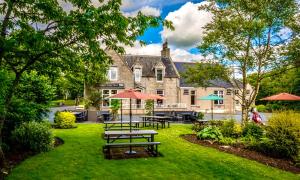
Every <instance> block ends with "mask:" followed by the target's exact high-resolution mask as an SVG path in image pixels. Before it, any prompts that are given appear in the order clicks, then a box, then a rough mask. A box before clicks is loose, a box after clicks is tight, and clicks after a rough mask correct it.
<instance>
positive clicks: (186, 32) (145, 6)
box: [122, 0, 211, 61]
mask: <svg viewBox="0 0 300 180" xmlns="http://www.w3.org/2000/svg"><path fill="white" fill-rule="evenodd" d="M200 3H203V2H202V0H190V1H188V0H172V1H167V0H123V5H122V11H123V12H124V13H125V14H126V15H128V16H134V15H135V14H136V13H137V12H138V11H141V12H142V13H144V14H146V15H156V16H157V15H160V16H161V17H162V18H164V19H168V20H171V21H172V22H173V25H174V27H175V31H170V30H168V29H164V28H163V27H162V26H160V27H158V28H149V29H148V30H147V31H146V32H145V34H144V35H143V36H141V37H140V38H139V40H143V41H144V42H146V44H147V46H143V47H141V46H140V45H139V43H138V42H136V44H135V46H134V47H128V48H126V51H127V53H128V54H144V55H160V50H161V45H162V43H163V41H165V40H166V39H167V40H168V43H169V47H170V48H171V56H172V58H173V60H174V61H199V60H201V59H203V57H202V56H201V54H199V52H198V50H197V49H196V46H197V45H198V44H199V43H200V41H201V37H202V35H203V32H204V31H203V28H202V27H203V26H205V25H206V24H207V23H208V22H210V20H211V16H210V14H209V13H208V12H205V11H199V10H198V7H199V6H200V5H201V4H200Z"/></svg>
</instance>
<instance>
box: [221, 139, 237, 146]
mask: <svg viewBox="0 0 300 180" xmlns="http://www.w3.org/2000/svg"><path fill="white" fill-rule="evenodd" d="M219 143H221V144H224V145H230V146H234V145H236V144H237V140H236V139H234V138H231V137H224V138H222V139H220V140H219Z"/></svg>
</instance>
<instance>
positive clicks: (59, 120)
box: [54, 112, 76, 129]
mask: <svg viewBox="0 0 300 180" xmlns="http://www.w3.org/2000/svg"><path fill="white" fill-rule="evenodd" d="M75 120H76V117H75V115H74V114H72V113H70V112H57V113H55V118H54V122H55V123H56V127H58V128H63V129H68V128H73V127H75Z"/></svg>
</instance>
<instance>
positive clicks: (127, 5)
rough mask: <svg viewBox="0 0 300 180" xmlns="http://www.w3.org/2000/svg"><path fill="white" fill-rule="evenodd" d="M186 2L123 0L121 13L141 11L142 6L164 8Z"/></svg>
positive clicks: (183, 0) (181, 0)
mask: <svg viewBox="0 0 300 180" xmlns="http://www.w3.org/2000/svg"><path fill="white" fill-rule="evenodd" d="M184 2H186V0H171V1H168V0H123V1H122V10H123V11H126V12H127V11H135V10H137V9H141V8H142V7H144V6H151V7H156V8H159V9H160V8H162V7H164V6H169V5H173V4H178V3H184Z"/></svg>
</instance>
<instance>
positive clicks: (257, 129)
mask: <svg viewBox="0 0 300 180" xmlns="http://www.w3.org/2000/svg"><path fill="white" fill-rule="evenodd" d="M263 134H264V130H263V128H262V127H261V126H259V125H257V124H255V123H252V122H251V123H247V124H246V125H245V127H244V128H243V131H242V135H243V136H244V137H248V138H250V137H253V138H255V139H260V138H261V137H262V136H263Z"/></svg>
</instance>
